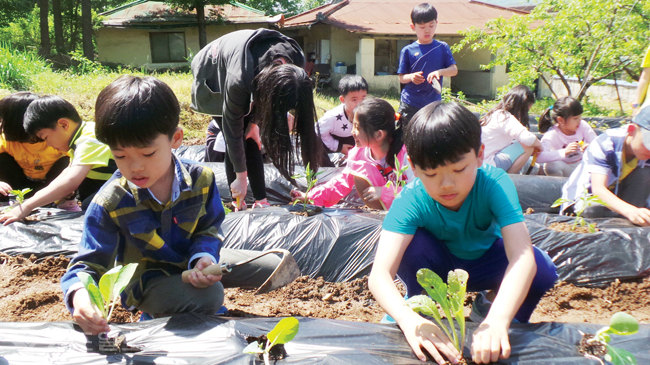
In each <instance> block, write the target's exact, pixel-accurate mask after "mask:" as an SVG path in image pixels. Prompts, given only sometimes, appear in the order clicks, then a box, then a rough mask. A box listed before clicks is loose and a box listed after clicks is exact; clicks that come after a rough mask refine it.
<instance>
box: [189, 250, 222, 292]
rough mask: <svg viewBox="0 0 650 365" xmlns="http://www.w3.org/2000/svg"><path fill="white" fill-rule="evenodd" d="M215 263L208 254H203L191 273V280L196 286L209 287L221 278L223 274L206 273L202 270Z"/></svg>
mask: <svg viewBox="0 0 650 365" xmlns="http://www.w3.org/2000/svg"><path fill="white" fill-rule="evenodd" d="M210 265H214V262H212V259H211V258H210V257H208V256H203V257H201V258H200V259H199V261H197V263H196V265H194V268H195V269H196V270H192V271H191V272H190V274H189V281H190V284H192V285H193V286H194V287H196V288H207V287H208V286H210V285H212V284H214V283H216V282H218V281H219V280H221V275H218V276H217V275H204V274H203V272H202V270H203V269H205V268H206V267H208V266H210Z"/></svg>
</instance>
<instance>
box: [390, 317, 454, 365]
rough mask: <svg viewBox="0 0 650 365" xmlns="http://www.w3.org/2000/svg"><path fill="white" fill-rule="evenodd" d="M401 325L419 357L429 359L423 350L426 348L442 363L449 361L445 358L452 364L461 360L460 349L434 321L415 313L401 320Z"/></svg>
mask: <svg viewBox="0 0 650 365" xmlns="http://www.w3.org/2000/svg"><path fill="white" fill-rule="evenodd" d="M399 326H400V328H401V329H402V332H404V337H406V341H407V342H408V343H409V345H410V346H411V349H412V350H413V352H415V356H417V357H418V359H420V360H422V361H427V358H426V355H425V354H424V352H423V351H422V348H424V349H425V350H426V351H427V352H428V353H429V354H431V356H432V357H433V359H434V360H435V361H436V362H437V363H438V364H440V365H443V364H446V363H447V361H446V360H445V358H446V359H449V361H451V363H452V364H458V362H459V360H460V354H459V353H458V350H456V348H455V347H454V344H453V343H452V342H451V340H449V338H447V336H445V333H444V332H442V330H441V329H440V328H438V326H436V325H435V324H434V323H433V322H431V321H428V320H426V319H424V318H422V317H420V315H418V314H415V313H414V315H413V316H412V317H409V318H408V319H406V320H403V321H401V323H399Z"/></svg>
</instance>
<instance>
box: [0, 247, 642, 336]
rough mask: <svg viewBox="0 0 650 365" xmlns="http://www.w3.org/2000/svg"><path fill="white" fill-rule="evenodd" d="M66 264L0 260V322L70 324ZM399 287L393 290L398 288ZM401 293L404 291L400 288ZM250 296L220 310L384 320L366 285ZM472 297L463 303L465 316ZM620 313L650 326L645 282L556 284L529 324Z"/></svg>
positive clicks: (325, 285) (605, 319) (312, 283)
mask: <svg viewBox="0 0 650 365" xmlns="http://www.w3.org/2000/svg"><path fill="white" fill-rule="evenodd" d="M68 263H69V259H67V258H65V257H64V256H59V257H47V258H45V259H43V260H40V261H37V260H36V257H35V256H32V257H30V258H24V257H22V256H13V257H12V256H7V255H5V254H0V298H1V299H0V321H6V322H22V321H33V322H45V321H69V320H71V319H72V317H71V316H70V314H69V313H68V311H67V309H66V308H65V306H64V304H63V294H62V292H61V287H60V284H59V280H60V278H61V276H62V275H63V274H64V273H65V270H66V267H67V266H68ZM399 287H400V286H399V285H398V288H399ZM401 290H402V291H403V288H401ZM254 293H255V290H243V289H226V291H225V296H226V297H225V303H224V304H225V305H226V307H227V308H228V309H229V312H230V313H229V316H231V317H249V318H250V317H285V316H303V317H312V318H329V319H341V320H347V321H359V322H378V321H379V320H380V319H381V318H382V317H383V315H384V312H383V311H382V310H381V308H380V307H379V305H378V304H377V302H376V301H375V299H374V298H373V296H372V294H371V293H370V291H369V290H368V285H367V280H366V278H363V279H356V280H353V281H350V282H347V283H329V282H325V281H324V280H323V278H318V279H311V278H309V277H307V276H303V277H300V278H298V279H297V280H296V281H294V282H293V283H291V284H289V285H288V286H286V287H283V288H280V289H277V290H275V291H273V292H270V293H265V294H260V295H255V294H254ZM473 298H474V294H473V293H470V294H468V297H467V299H466V301H465V304H466V306H467V307H466V313H467V314H468V313H469V305H470V304H471V303H472V301H473ZM619 311H625V312H627V313H629V314H631V315H632V316H634V317H635V318H636V319H637V320H638V321H639V323H650V277H646V278H644V279H640V280H637V281H631V282H620V281H618V280H616V281H614V282H613V283H611V284H610V285H608V286H607V287H606V288H603V289H593V288H581V287H576V286H575V285H573V284H567V283H559V284H557V285H556V286H555V288H554V289H553V290H551V291H550V292H549V293H548V294H547V295H546V296H545V297H544V298H542V301H541V302H540V304H539V306H538V307H537V309H536V310H535V312H534V313H533V316H532V318H531V322H551V321H555V322H574V323H575V322H589V323H599V324H609V320H610V318H611V316H612V315H613V314H614V313H616V312H619ZM138 318H139V313H131V312H129V311H126V310H124V309H122V308H121V306H118V307H117V308H116V309H115V311H114V313H113V318H112V320H111V321H112V322H116V323H126V322H134V321H137V320H138Z"/></svg>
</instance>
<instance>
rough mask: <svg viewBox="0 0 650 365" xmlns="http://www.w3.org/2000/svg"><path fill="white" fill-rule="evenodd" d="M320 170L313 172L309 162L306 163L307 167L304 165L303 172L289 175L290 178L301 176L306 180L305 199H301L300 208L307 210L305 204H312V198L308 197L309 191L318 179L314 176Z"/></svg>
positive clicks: (320, 172) (295, 202) (294, 203)
mask: <svg viewBox="0 0 650 365" xmlns="http://www.w3.org/2000/svg"><path fill="white" fill-rule="evenodd" d="M322 173H323V172H322V171H319V172H314V171H313V170H312V169H311V168H310V167H309V163H307V167H305V173H304V174H296V175H293V176H291V178H292V179H300V178H302V177H304V178H305V180H307V191H306V192H305V199H304V200H303V201H302V207H303V208H302V210H303V211H307V204H312V203H313V202H314V201H313V200H312V199H309V192H310V191H311V189H312V188H313V187H314V186H316V183H317V182H318V179H317V178H316V176H318V175H320V174H322ZM298 202H300V201H299V200H296V201H294V202H293V205H296V204H297V203H298Z"/></svg>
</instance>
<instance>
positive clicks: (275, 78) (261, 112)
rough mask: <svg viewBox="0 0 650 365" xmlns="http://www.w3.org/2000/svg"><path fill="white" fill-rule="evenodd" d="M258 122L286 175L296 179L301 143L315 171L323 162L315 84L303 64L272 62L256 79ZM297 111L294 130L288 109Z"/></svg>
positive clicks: (273, 157) (264, 141)
mask: <svg viewBox="0 0 650 365" xmlns="http://www.w3.org/2000/svg"><path fill="white" fill-rule="evenodd" d="M253 104H254V106H255V122H256V123H257V124H258V125H259V127H260V138H261V139H262V144H263V145H264V147H265V149H266V153H267V155H268V156H269V158H270V159H271V161H272V162H273V165H274V166H275V167H276V168H277V169H278V171H280V173H281V174H282V176H284V177H285V178H287V179H288V180H292V178H291V175H292V173H293V168H294V158H293V155H294V153H295V151H294V146H293V144H292V141H291V132H294V133H295V136H296V146H298V145H299V146H300V152H301V155H302V161H303V163H304V164H305V165H307V163H309V164H310V168H311V169H313V170H314V171H317V170H318V167H319V166H320V165H319V163H320V156H321V153H322V152H321V147H320V146H321V145H322V143H320V142H319V140H318V136H317V135H316V129H315V128H314V125H315V122H316V107H315V105H314V96H313V85H312V82H311V80H310V79H309V76H307V73H306V72H305V70H304V69H303V68H302V67H298V66H296V65H292V64H284V65H275V64H272V65H270V66H268V67H266V68H264V69H263V70H262V71H260V73H259V74H257V76H255V79H253ZM291 110H292V111H293V115H294V125H293V131H289V126H288V123H287V112H289V111H291Z"/></svg>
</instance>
